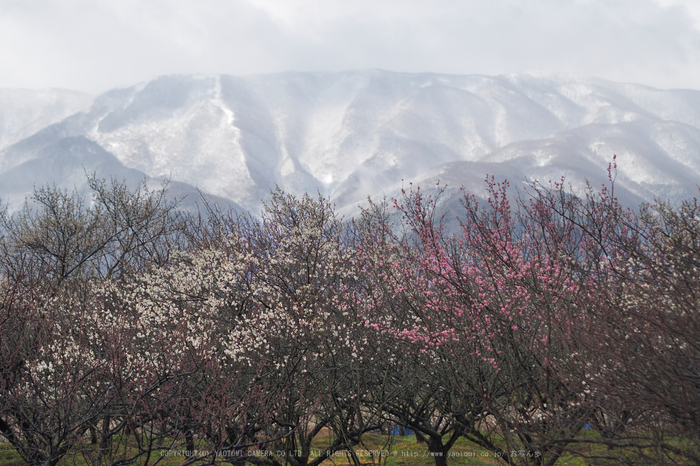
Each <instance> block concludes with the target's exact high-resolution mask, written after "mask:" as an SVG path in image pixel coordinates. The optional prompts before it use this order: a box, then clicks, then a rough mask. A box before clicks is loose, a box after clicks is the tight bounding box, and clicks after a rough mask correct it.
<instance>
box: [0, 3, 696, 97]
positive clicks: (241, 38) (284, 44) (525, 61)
mask: <svg viewBox="0 0 700 466" xmlns="http://www.w3.org/2000/svg"><path fill="white" fill-rule="evenodd" d="M362 68H383V69H388V70H394V71H409V72H437V73H458V74H502V73H521V72H530V73H537V74H568V75H583V76H599V77H603V78H607V79H611V80H617V81H629V82H638V83H642V84H649V85H652V86H656V87H662V88H671V87H686V88H693V89H700V0H0V87H23V88H43V87H62V88H68V89H76V90H83V91H86V92H91V93H97V92H101V91H104V90H107V89H109V88H112V87H115V86H124V85H129V84H134V83H136V82H139V81H144V80H148V79H151V78H153V77H155V76H158V75H161V74H171V73H206V74H208V73H229V74H236V75H241V74H258V73H270V72H279V71H288V70H297V71H340V70H347V69H362Z"/></svg>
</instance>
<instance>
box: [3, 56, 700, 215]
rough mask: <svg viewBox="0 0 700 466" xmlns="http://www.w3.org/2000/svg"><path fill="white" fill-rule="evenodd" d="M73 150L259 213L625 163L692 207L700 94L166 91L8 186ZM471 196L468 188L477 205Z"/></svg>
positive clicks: (92, 117) (125, 108)
mask: <svg viewBox="0 0 700 466" xmlns="http://www.w3.org/2000/svg"><path fill="white" fill-rule="evenodd" d="M696 103H697V104H698V105H695V104H696ZM72 137H83V138H85V139H87V140H89V141H91V142H92V143H94V144H96V145H97V146H99V147H100V148H102V149H103V150H104V151H105V152H107V153H109V154H111V155H113V156H114V158H115V159H116V160H117V161H118V162H119V163H120V164H121V165H122V166H123V167H124V168H125V169H132V170H136V171H137V172H140V173H143V174H145V175H146V176H148V177H152V178H154V179H155V178H158V179H162V178H170V179H172V180H173V181H177V182H180V183H184V184H186V185H190V186H193V187H194V186H198V187H200V188H202V190H203V191H205V192H206V193H209V194H212V195H216V196H219V197H221V198H225V199H229V200H231V201H232V202H234V203H236V204H237V205H239V206H241V207H242V208H244V209H248V210H251V211H256V210H257V209H259V207H260V200H261V199H263V198H266V197H267V196H268V195H269V192H270V190H271V189H274V187H275V186H276V185H279V186H281V187H282V188H283V189H285V190H287V191H289V192H292V193H297V194H299V193H302V192H316V191H317V190H318V191H319V192H320V193H321V194H323V195H326V196H330V197H331V198H332V199H333V200H334V201H335V202H336V203H337V204H338V205H339V207H341V208H344V207H347V206H353V205H355V204H357V203H359V202H362V201H364V200H365V199H366V197H367V196H368V195H372V196H373V197H377V196H381V195H382V193H384V194H387V193H396V192H397V189H398V186H399V184H400V181H401V180H412V179H416V180H417V179H426V180H427V179H429V178H430V179H432V178H431V175H429V174H430V173H437V172H439V171H440V168H439V167H441V166H444V167H447V166H449V167H451V168H450V170H451V171H452V173H451V175H452V177H451V178H452V179H454V180H455V181H456V180H458V179H459V177H460V176H462V178H463V179H465V180H474V179H475V175H476V174H475V173H473V171H474V170H487V169H488V170H493V171H492V172H491V173H490V174H493V175H496V176H505V175H506V174H508V173H513V170H512V169H511V167H517V170H516V171H515V173H518V174H519V175H520V176H521V178H522V179H523V180H526V181H527V180H529V181H533V180H535V179H544V178H547V177H551V176H552V175H553V174H554V172H557V175H558V176H554V178H555V179H559V178H560V176H561V175H562V174H567V175H568V176H569V177H570V179H572V180H574V181H575V183H576V184H578V185H581V183H582V181H581V179H582V178H589V177H590V178H593V179H592V181H594V182H595V183H598V182H603V181H604V180H605V178H606V176H607V173H606V169H607V165H608V163H610V161H611V160H612V157H613V154H616V155H617V157H618V167H619V178H618V183H619V184H620V185H621V187H622V188H624V189H625V190H626V191H627V192H629V193H630V199H632V198H635V199H642V200H651V199H652V198H653V197H654V196H667V197H668V196H670V197H671V198H681V197H687V196H690V195H694V193H696V192H697V185H698V183H700V91H693V90H659V89H654V88H651V87H648V86H643V85H636V84H630V83H614V82H610V81H606V80H602V79H598V78H570V77H535V76H530V75H507V76H484V75H444V74H435V73H394V72H389V71H383V70H361V71H348V72H339V73H299V72H288V73H279V74H274V75H258V76H243V77H240V76H229V75H196V76H193V75H170V76H161V77H158V78H155V79H153V80H151V81H148V82H145V83H140V84H137V85H134V86H129V87H125V88H119V89H114V90H111V91H108V92H106V93H103V94H101V95H99V96H97V97H96V98H95V99H94V100H93V101H92V103H91V105H90V106H89V107H88V108H86V109H83V110H82V111H78V112H76V113H74V114H73V115H71V116H68V117H66V118H64V119H62V120H60V121H58V122H54V123H53V124H52V125H47V126H45V127H44V128H42V129H40V130H38V131H36V132H35V133H34V134H32V135H31V136H29V137H26V138H23V139H21V140H19V141H17V142H15V143H14V144H12V145H10V146H9V147H5V148H4V149H3V150H2V151H0V175H2V174H3V173H6V172H8V171H10V170H12V169H13V168H15V167H17V166H19V165H21V164H23V163H26V162H29V161H31V160H35V159H41V158H43V157H46V154H45V153H43V152H42V150H43V149H44V148H46V147H49V146H53V145H55V144H57V143H58V142H59V141H61V140H62V139H65V138H72ZM85 150H86V149H85ZM42 154H43V155H42ZM82 156H89V154H82V155H81V157H82ZM76 157H78V155H77V154H76ZM455 162H467V164H464V163H461V164H460V163H457V164H456V165H455ZM470 163H471V164H470ZM460 170H461V171H462V173H461V175H460ZM583 173H585V174H586V175H585V176H583V177H582V176H579V175H580V174H583ZM485 174H486V173H478V175H479V176H476V178H480V179H482V180H483V178H484V176H485ZM24 177H25V178H28V177H30V175H29V174H25V175H24ZM58 181H60V180H58ZM18 182H19V181H18ZM27 183H28V179H25V181H24V184H25V185H27ZM473 183H474V182H473V181H469V183H467V188H469V189H475V190H476V189H477V187H476V186H473ZM0 197H3V198H4V197H6V194H5V193H4V191H3V187H2V185H0Z"/></svg>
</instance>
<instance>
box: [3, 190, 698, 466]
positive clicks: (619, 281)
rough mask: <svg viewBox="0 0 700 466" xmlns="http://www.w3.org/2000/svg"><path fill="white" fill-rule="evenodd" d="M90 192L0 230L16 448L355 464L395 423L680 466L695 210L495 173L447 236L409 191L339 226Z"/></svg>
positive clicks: (546, 457)
mask: <svg viewBox="0 0 700 466" xmlns="http://www.w3.org/2000/svg"><path fill="white" fill-rule="evenodd" d="M90 186H91V187H92V190H93V199H92V202H89V203H88V202H84V201H83V199H82V198H81V197H80V196H78V195H76V194H72V195H71V194H68V193H66V192H63V191H59V190H56V189H48V188H44V189H40V190H38V191H37V192H36V193H35V195H34V198H33V199H32V202H29V203H28V204H27V205H26V206H25V208H24V209H23V210H22V211H20V212H18V213H16V214H14V215H8V214H3V215H2V218H1V220H2V221H1V222H0V238H1V239H0V254H2V262H1V264H0V265H1V267H2V268H1V269H0V287H2V293H1V295H0V296H2V298H1V300H0V306H1V307H0V395H1V396H0V435H2V436H3V437H4V438H5V439H6V440H7V441H9V442H10V443H12V445H13V446H14V447H15V448H16V449H17V451H18V452H19V453H20V454H21V455H22V457H23V458H24V460H25V461H26V462H28V463H29V464H31V465H47V466H49V465H55V464H57V463H58V462H59V461H60V462H62V463H65V462H75V463H81V464H83V463H85V462H87V463H89V464H93V465H114V466H116V465H126V464H132V463H134V464H151V463H157V462H159V461H160V460H161V458H162V457H163V455H164V454H168V453H167V452H172V451H174V450H177V451H181V450H184V451H187V452H190V454H188V455H186V456H182V460H183V462H185V463H187V464H189V463H207V464H210V463H211V464H213V463H218V462H224V463H243V462H249V463H254V464H269V465H282V464H292V465H300V466H301V465H316V464H320V463H321V462H322V461H324V460H325V459H326V458H328V457H331V456H332V457H335V456H337V454H336V453H337V452H343V454H345V455H347V456H348V458H349V459H350V460H351V461H352V462H354V463H355V464H359V463H360V458H359V456H358V455H356V454H353V451H354V448H355V447H356V446H357V445H359V444H360V443H361V441H362V435H363V434H364V433H366V432H370V431H376V430H381V429H387V428H390V427H391V426H393V425H396V424H398V425H401V426H405V427H407V428H410V429H412V430H413V431H414V432H415V433H416V437H417V439H418V440H419V441H422V442H424V443H425V444H426V445H427V448H428V450H429V451H430V452H431V454H432V456H433V457H434V458H435V462H436V465H438V466H440V465H445V464H448V463H449V462H451V461H453V460H448V458H450V453H451V449H452V447H453V446H454V444H455V442H456V441H458V440H459V439H464V440H466V441H468V442H471V443H472V444H474V445H478V446H479V447H481V448H484V449H487V450H490V451H492V452H493V453H494V457H496V458H499V459H500V460H501V461H502V462H503V463H504V464H555V463H556V462H557V461H558V460H559V459H560V458H561V457H562V455H565V454H574V455H581V456H590V457H592V458H591V459H594V460H596V461H609V462H615V461H619V462H622V463H625V464H629V463H635V462H636V463H639V464H652V463H658V464H662V463H663V464H665V463H666V462H670V461H674V462H678V463H696V462H698V461H700V458H698V456H697V453H696V452H697V451H699V450H700V438H698V432H700V405H699V403H700V401H699V400H700V380H699V378H700V369H699V367H700V360H699V359H700V347H699V346H698V342H699V341H700V321H699V312H700V311H699V309H698V289H700V287H699V285H700V283H699V280H698V278H699V272H698V267H699V265H698V262H700V253H699V250H698V248H699V246H700V222H699V221H698V218H700V211H699V210H700V208H699V207H698V206H697V203H696V202H695V201H693V202H685V203H683V204H682V205H681V206H679V207H672V206H669V205H667V204H664V203H660V202H659V203H657V204H655V205H652V206H643V207H642V208H641V209H640V211H639V213H634V212H632V211H630V210H626V209H624V208H622V207H621V206H620V205H619V204H618V203H617V201H616V200H615V198H614V196H613V195H612V192H611V191H610V190H607V189H603V190H602V191H600V192H595V191H594V190H593V189H590V188H589V190H588V191H587V192H585V193H584V196H578V197H577V196H574V195H572V193H570V192H569V191H567V190H566V189H565V188H564V185H563V183H556V184H554V185H552V186H549V187H543V186H539V185H536V186H533V187H532V192H530V193H529V196H528V197H527V198H525V199H520V198H512V197H511V196H509V194H508V191H507V184H506V183H501V184H498V183H496V182H495V181H494V180H493V179H491V180H489V181H487V186H488V193H489V194H488V199H487V202H486V203H485V204H484V205H480V204H479V203H478V202H477V201H476V199H475V198H474V197H473V196H470V195H468V194H466V193H465V194H464V195H463V198H462V209H461V211H460V212H455V214H458V218H459V222H460V223H459V228H458V229H457V230H458V231H457V232H456V233H449V234H448V233H447V232H446V231H445V229H444V228H443V221H442V219H440V218H436V212H437V207H436V206H437V204H438V202H439V196H440V195H442V194H438V195H437V196H436V197H430V196H424V195H423V193H422V192H421V191H420V189H418V188H416V189H408V190H407V191H405V192H404V193H403V196H402V198H401V199H398V200H396V201H395V203H394V205H392V206H389V205H371V207H370V208H369V209H367V210H365V211H364V212H363V214H362V215H361V217H360V218H358V219H356V220H354V221H352V222H343V221H341V219H340V218H338V216H337V215H336V214H335V212H334V210H333V207H332V206H331V204H330V203H329V201H328V200H326V199H323V198H318V199H314V198H311V197H309V196H303V197H301V198H295V197H293V196H290V195H287V194H285V193H283V192H281V191H279V190H278V191H276V192H274V193H273V196H272V199H271V201H270V202H269V203H267V204H266V205H265V208H264V210H263V212H262V214H261V216H260V218H259V219H255V218H251V217H248V216H245V215H236V214H235V213H231V212H219V211H215V210H213V209H208V212H207V216H206V217H201V216H200V217H193V216H188V215H185V214H183V213H179V212H178V211H177V210H176V203H171V202H168V201H166V197H165V188H163V189H161V190H158V191H150V190H148V189H147V188H146V187H145V186H141V187H140V188H138V189H136V190H129V189H128V188H127V187H126V186H124V185H122V184H121V183H118V182H111V183H110V182H105V181H100V180H96V179H94V178H91V179H90ZM440 192H442V191H440ZM394 212H398V213H400V219H397V220H394V221H392V220H391V219H392V218H396V216H395V215H393V213H394ZM587 426H589V427H592V430H593V432H586V431H585V428H586V427H587ZM327 431H329V432H330V433H331V434H332V435H331V437H330V440H329V441H328V446H327V448H326V449H324V450H322V451H321V453H320V454H318V452H314V450H312V448H311V441H312V439H313V438H314V437H316V436H317V435H318V434H319V433H321V432H327ZM591 444H595V445H591ZM195 450H196V451H197V452H198V453H197V454H194V453H193V452H194V451H195Z"/></svg>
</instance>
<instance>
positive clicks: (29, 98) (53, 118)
mask: <svg viewBox="0 0 700 466" xmlns="http://www.w3.org/2000/svg"><path fill="white" fill-rule="evenodd" d="M92 101H93V96H91V95H88V94H84V93H82V92H75V91H67V90H64V89H43V90H39V91H32V90H27V89H0V150H1V149H4V148H5V147H7V146H9V145H12V144H14V143H15V142H17V141H20V140H22V139H24V138H26V137H29V136H31V135H32V134H34V133H36V132H37V131H39V130H41V129H43V128H45V127H47V126H49V125H51V124H53V123H57V122H59V121H61V120H63V119H64V118H66V117H68V116H70V115H72V114H74V113H76V112H79V111H81V110H84V109H87V108H88V107H89V106H90V104H91V103H92Z"/></svg>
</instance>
